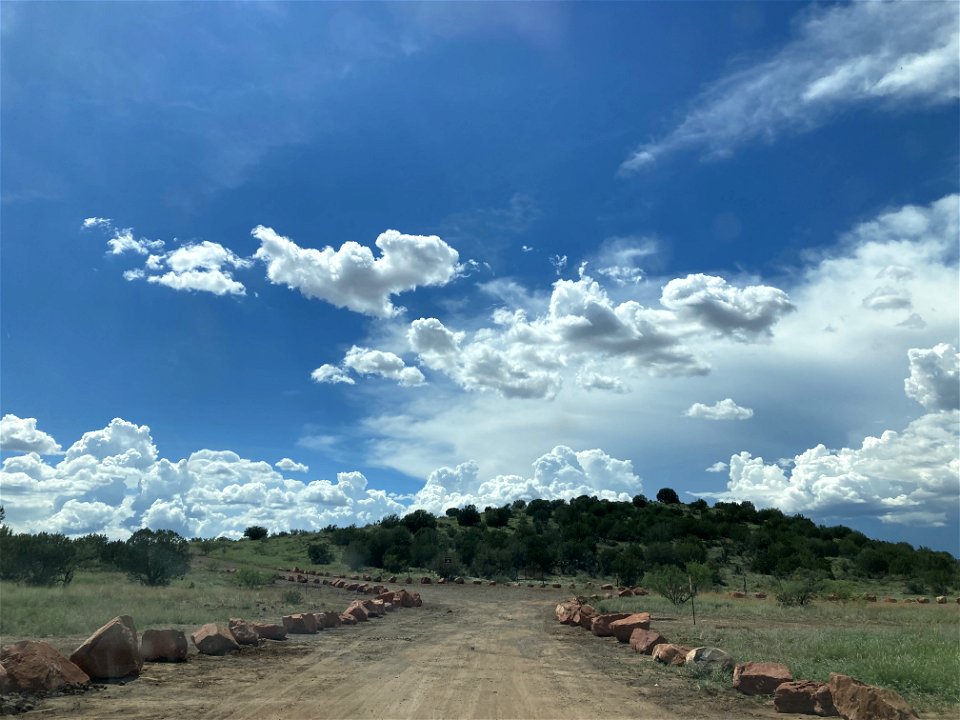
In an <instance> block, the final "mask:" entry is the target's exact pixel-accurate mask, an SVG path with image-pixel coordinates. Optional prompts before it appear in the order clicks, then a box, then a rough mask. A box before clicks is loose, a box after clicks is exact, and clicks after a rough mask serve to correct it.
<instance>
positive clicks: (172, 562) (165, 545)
mask: <svg viewBox="0 0 960 720" xmlns="http://www.w3.org/2000/svg"><path fill="white" fill-rule="evenodd" d="M120 565H121V569H123V570H125V571H126V572H127V574H128V575H129V576H130V578H131V579H132V580H139V581H140V582H141V583H143V584H144V585H169V584H170V581H171V580H172V579H173V578H178V577H183V576H184V575H185V574H186V572H187V570H189V569H190V545H189V544H188V543H187V541H186V540H185V539H184V538H183V537H181V536H180V535H179V534H178V533H176V532H174V531H173V530H156V531H154V530H147V529H143V530H137V531H136V532H135V533H134V534H133V535H131V536H130V539H129V540H127V542H126V547H125V548H124V551H123V554H122V557H121V561H120Z"/></svg>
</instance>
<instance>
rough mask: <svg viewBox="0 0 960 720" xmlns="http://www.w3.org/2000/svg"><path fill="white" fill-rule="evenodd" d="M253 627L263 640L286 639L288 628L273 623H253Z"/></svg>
mask: <svg viewBox="0 0 960 720" xmlns="http://www.w3.org/2000/svg"><path fill="white" fill-rule="evenodd" d="M253 629H254V631H255V632H256V633H257V637H258V638H260V639H261V640H286V639H287V629H286V628H285V627H284V626H283V625H276V624H273V623H253Z"/></svg>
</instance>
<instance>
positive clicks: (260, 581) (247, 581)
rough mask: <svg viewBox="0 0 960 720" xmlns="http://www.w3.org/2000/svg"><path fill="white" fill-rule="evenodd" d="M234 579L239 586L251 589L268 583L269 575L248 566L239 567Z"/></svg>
mask: <svg viewBox="0 0 960 720" xmlns="http://www.w3.org/2000/svg"><path fill="white" fill-rule="evenodd" d="M236 580H237V585H239V586H240V587H245V588H250V589H253V588H258V587H262V586H263V585H266V584H267V583H269V582H270V575H268V574H267V573H261V572H257V571H256V570H251V569H250V568H240V570H238V571H237V576H236Z"/></svg>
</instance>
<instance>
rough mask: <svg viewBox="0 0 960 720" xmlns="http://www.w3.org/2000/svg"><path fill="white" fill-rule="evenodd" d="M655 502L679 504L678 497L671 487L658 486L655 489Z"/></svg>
mask: <svg viewBox="0 0 960 720" xmlns="http://www.w3.org/2000/svg"><path fill="white" fill-rule="evenodd" d="M657 502H662V503H663V504H664V505H679V504H680V497H679V496H678V495H677V491H676V490H674V489H672V488H660V489H659V490H658V491H657Z"/></svg>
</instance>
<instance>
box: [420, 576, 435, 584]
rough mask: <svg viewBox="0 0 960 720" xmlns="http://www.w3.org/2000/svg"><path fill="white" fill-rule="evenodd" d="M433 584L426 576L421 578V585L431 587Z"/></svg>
mask: <svg viewBox="0 0 960 720" xmlns="http://www.w3.org/2000/svg"><path fill="white" fill-rule="evenodd" d="M431 582H432V580H430V578H428V577H427V576H426V575H424V576H423V577H422V578H420V584H421V585H429V584H430V583H431Z"/></svg>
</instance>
